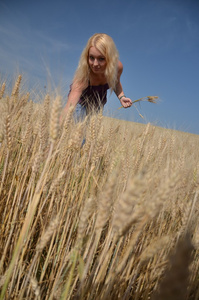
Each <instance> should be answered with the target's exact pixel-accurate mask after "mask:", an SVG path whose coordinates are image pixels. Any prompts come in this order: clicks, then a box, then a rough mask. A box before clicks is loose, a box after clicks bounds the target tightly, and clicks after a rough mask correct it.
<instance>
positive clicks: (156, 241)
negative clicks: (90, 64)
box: [0, 76, 199, 300]
mask: <svg viewBox="0 0 199 300" xmlns="http://www.w3.org/2000/svg"><path fill="white" fill-rule="evenodd" d="M22 81H23V78H22V77H21V76H19V77H18V79H17V80H16V84H15V85H14V87H13V89H12V92H11V95H8V94H7V88H6V82H3V84H2V86H1V87H0V91H1V92H0V95H1V97H0V115H1V118H0V204H1V205H0V215H1V219H0V291H1V292H0V299H1V300H3V299H8V300H12V299H17V300H20V299H41V300H44V299H46V300H47V299H50V300H56V299H57V300H58V299H82V300H83V299H89V300H91V299H92V300H93V299H110V300H115V299H134V300H138V299H143V300H148V299H152V300H156V299H183V300H186V299H187V300H190V299H191V300H192V299H193V300H195V299H198V298H199V288H198V276H199V269H198V266H199V261H198V257H199V252H198V246H199V234H198V233H199V223H198V222H199V221H198V220H199V204H198V201H199V163H198V162H199V154H198V148H199V137H198V136H197V135H192V134H188V133H184V132H179V131H174V130H168V129H163V128H159V127H155V126H153V125H151V124H147V125H144V124H136V123H133V122H125V121H119V120H116V119H111V118H107V117H103V116H102V114H101V113H100V114H97V115H92V116H90V117H89V118H87V119H86V120H85V121H84V122H82V123H78V124H76V123H74V121H73V110H72V109H71V110H70V111H69V113H68V115H67V117H66V119H65V120H63V122H62V125H60V122H59V119H60V113H61V100H62V97H61V95H57V96H56V97H53V96H51V95H44V96H43V99H41V101H40V103H34V102H33V101H32V100H31V97H30V93H27V92H25V91H24V90H22V89H21V82H22ZM84 138H85V144H84V145H83V143H82V141H83V139H84Z"/></svg>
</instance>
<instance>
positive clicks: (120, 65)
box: [118, 60, 123, 75]
mask: <svg viewBox="0 0 199 300" xmlns="http://www.w3.org/2000/svg"><path fill="white" fill-rule="evenodd" d="M122 71H123V64H122V62H121V61H120V60H119V61H118V73H119V74H120V75H121V74H122Z"/></svg>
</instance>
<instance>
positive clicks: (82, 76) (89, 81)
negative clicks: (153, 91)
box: [64, 33, 132, 120]
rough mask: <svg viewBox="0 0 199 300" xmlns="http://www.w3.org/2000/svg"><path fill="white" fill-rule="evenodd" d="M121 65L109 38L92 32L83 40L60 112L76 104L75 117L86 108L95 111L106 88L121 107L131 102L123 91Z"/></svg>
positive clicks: (81, 114) (101, 103) (86, 110)
mask: <svg viewBox="0 0 199 300" xmlns="http://www.w3.org/2000/svg"><path fill="white" fill-rule="evenodd" d="M122 71H123V65H122V63H121V62H120V61H119V55H118V51H117V49H116V46H115V44H114V42H113V40H112V38H111V37H110V36H109V35H107V34H104V33H96V34H94V35H93V36H92V37H90V39H89V40H88V42H87V45H86V47H85V48H84V50H83V52H82V54H81V57H80V61H79V65H78V68H77V70H76V72H75V76H74V79H73V83H72V85H71V90H70V92H69V95H68V101H67V104H66V106H65V108H64V114H65V113H67V110H68V108H69V107H70V106H74V107H76V117H77V119H78V120H79V119H82V118H84V116H85V115H86V114H88V113H89V112H90V111H93V110H94V111H98V110H99V109H100V108H103V106H104V105H105V104H106V102H107V90H108V89H111V91H114V92H115V94H116V96H117V97H118V98H119V100H120V102H121V104H122V106H123V107H125V108H127V107H130V106H131V105H132V101H131V99H130V98H127V97H126V96H125V94H124V91H123V88H122V85H121V82H120V76H121V74H122Z"/></svg>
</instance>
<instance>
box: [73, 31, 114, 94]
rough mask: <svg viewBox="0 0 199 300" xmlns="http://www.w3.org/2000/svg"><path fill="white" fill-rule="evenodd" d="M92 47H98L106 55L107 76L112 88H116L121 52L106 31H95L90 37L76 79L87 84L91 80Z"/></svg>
mask: <svg viewBox="0 0 199 300" xmlns="http://www.w3.org/2000/svg"><path fill="white" fill-rule="evenodd" d="M90 47H95V48H97V49H98V50H99V51H100V52H101V53H102V55H104V56H105V58H106V62H107V65H106V69H105V76H106V79H107V83H108V85H109V87H110V89H111V90H114V89H115V86H116V83H117V73H118V60H119V54H118V51H117V48H116V46H115V43H114V41H113V39H112V38H111V37H110V36H109V35H107V34H105V33H95V34H94V35H93V36H91V37H90V38H89V40H88V42H87V45H86V47H85V48H84V50H83V51H82V54H81V57H80V60H79V64H78V67H77V70H76V72H75V76H74V80H75V81H76V82H82V83H85V84H86V83H87V82H88V81H89V73H90V68H89V65H88V55H89V49H90Z"/></svg>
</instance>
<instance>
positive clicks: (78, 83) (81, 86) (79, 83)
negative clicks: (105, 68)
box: [71, 80, 89, 91]
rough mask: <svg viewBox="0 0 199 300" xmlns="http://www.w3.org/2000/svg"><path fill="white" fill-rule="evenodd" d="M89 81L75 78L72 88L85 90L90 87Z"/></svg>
mask: <svg viewBox="0 0 199 300" xmlns="http://www.w3.org/2000/svg"><path fill="white" fill-rule="evenodd" d="M88 85H89V83H88V82H86V81H78V80H74V81H73V83H72V85H71V88H72V89H73V90H77V91H83V90H85V89H86V88H87V87H88Z"/></svg>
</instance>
